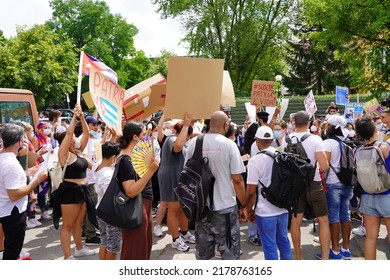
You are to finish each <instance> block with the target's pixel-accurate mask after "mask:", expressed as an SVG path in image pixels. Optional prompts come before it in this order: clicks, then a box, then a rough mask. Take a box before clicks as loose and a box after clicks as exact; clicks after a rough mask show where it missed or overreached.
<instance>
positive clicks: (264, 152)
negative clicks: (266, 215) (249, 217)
mask: <svg viewBox="0 0 390 280" xmlns="http://www.w3.org/2000/svg"><path fill="white" fill-rule="evenodd" d="M275 153H280V152H278V151H275ZM275 153H271V152H270V151H265V150H262V151H260V152H258V153H257V154H264V155H267V156H269V157H271V158H272V159H273V160H275ZM259 183H260V185H261V195H262V196H263V197H264V198H265V193H264V191H263V188H266V186H265V185H264V184H263V183H262V182H261V181H260V180H259ZM258 200H259V188H256V200H255V205H254V206H255V207H254V209H256V206H257V201H258Z"/></svg>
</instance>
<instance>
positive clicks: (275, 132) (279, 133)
mask: <svg viewBox="0 0 390 280" xmlns="http://www.w3.org/2000/svg"><path fill="white" fill-rule="evenodd" d="M282 136H283V134H282V132H281V131H279V130H275V131H274V139H278V138H280V137H282Z"/></svg>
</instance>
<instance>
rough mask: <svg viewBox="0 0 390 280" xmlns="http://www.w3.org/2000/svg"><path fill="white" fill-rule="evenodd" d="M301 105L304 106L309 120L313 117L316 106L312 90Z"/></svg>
mask: <svg viewBox="0 0 390 280" xmlns="http://www.w3.org/2000/svg"><path fill="white" fill-rule="evenodd" d="M303 103H304V104H305V110H306V112H307V113H308V114H309V117H310V118H311V117H312V116H313V115H314V113H315V112H317V105H316V101H315V99H314V94H313V91H312V90H310V92H309V94H308V95H307V96H306V98H305V100H304V101H303Z"/></svg>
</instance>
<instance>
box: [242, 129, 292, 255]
mask: <svg viewBox="0 0 390 280" xmlns="http://www.w3.org/2000/svg"><path fill="white" fill-rule="evenodd" d="M255 138H256V142H255V143H256V145H257V146H258V148H259V150H260V151H266V152H269V153H271V154H274V153H275V151H276V149H275V148H274V147H272V146H271V145H272V142H273V133H272V129H271V128H269V127H268V126H261V127H259V128H258V129H257V131H256V135H255ZM273 163H274V160H273V159H272V158H271V157H270V156H269V155H266V154H263V153H259V154H257V155H255V156H253V157H252V158H251V159H250V160H249V162H248V166H247V168H248V177H247V190H246V192H247V193H246V197H247V209H248V219H249V221H250V222H252V223H255V222H256V224H257V227H258V229H259V232H260V236H261V240H262V243H263V251H264V256H265V259H266V260H277V259H279V257H278V249H279V251H280V259H281V260H291V258H292V254H291V246H290V240H289V239H288V231H287V228H288V211H287V210H286V209H283V208H279V207H277V206H275V205H273V204H271V203H270V202H268V200H267V199H265V198H264V197H263V196H262V195H261V187H259V188H260V189H259V191H258V194H257V203H256V205H254V204H255V200H256V189H257V188H258V182H259V181H261V182H262V184H263V185H264V186H265V187H268V186H269V185H271V179H272V167H273ZM254 207H255V209H253V208H254Z"/></svg>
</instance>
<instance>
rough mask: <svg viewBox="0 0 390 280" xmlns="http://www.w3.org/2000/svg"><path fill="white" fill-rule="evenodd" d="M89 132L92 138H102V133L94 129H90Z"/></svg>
mask: <svg viewBox="0 0 390 280" xmlns="http://www.w3.org/2000/svg"><path fill="white" fill-rule="evenodd" d="M89 134H91V135H92V137H93V138H94V139H101V138H102V134H101V133H99V132H97V131H95V130H90V131H89Z"/></svg>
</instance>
